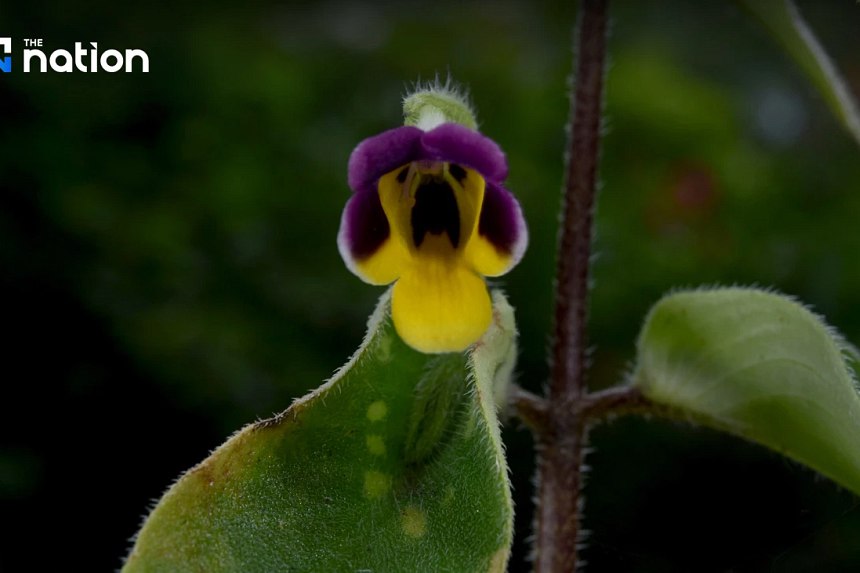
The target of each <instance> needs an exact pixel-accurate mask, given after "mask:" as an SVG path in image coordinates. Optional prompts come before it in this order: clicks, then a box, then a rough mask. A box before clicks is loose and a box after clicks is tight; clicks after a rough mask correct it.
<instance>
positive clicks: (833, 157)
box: [0, 0, 860, 573]
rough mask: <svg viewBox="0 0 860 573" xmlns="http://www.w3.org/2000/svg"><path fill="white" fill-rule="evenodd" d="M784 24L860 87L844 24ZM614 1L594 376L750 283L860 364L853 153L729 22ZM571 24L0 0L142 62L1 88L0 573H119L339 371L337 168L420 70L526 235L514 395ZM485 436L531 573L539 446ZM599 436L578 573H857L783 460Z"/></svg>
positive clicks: (625, 434)
mask: <svg viewBox="0 0 860 573" xmlns="http://www.w3.org/2000/svg"><path fill="white" fill-rule="evenodd" d="M800 6H801V8H802V9H803V11H804V13H805V15H806V16H807V18H808V20H809V22H810V24H811V25H812V27H813V29H814V30H816V31H817V32H818V35H819V36H820V38H821V39H822V41H823V43H824V45H825V46H826V47H827V48H828V49H829V51H830V52H831V53H832V55H833V57H834V59H835V61H836V62H837V65H838V66H839V67H840V69H841V70H842V71H843V73H844V75H845V76H846V79H847V80H848V83H849V84H850V85H851V86H852V88H853V91H854V92H855V93H858V92H860V59H858V54H860V35H858V34H857V30H858V29H860V5H858V4H857V3H855V2H851V1H842V2H837V1H830V2H812V1H808V0H807V1H804V2H801V3H800ZM611 12H612V16H613V25H612V36H611V41H610V48H611V60H612V64H611V68H610V71H609V78H608V97H607V117H606V134H607V137H606V139H605V148H604V149H605V152H604V161H603V167H602V175H603V189H602V193H601V195H600V200H599V212H598V216H597V224H598V229H597V247H596V251H597V255H598V257H597V259H596V263H595V267H594V269H595V272H594V282H595V288H594V290H593V307H592V313H591V320H592V327H591V337H592V338H591V340H592V343H593V345H594V352H593V361H594V368H593V371H592V380H591V382H592V386H593V387H595V388H597V387H603V386H606V385H610V384H613V383H615V382H618V381H620V380H621V379H622V377H623V375H624V373H625V372H626V371H627V370H628V369H629V367H630V364H631V360H632V357H633V341H634V339H635V336H636V333H637V331H638V328H639V325H640V323H641V320H642V317H643V316H644V314H645V313H646V311H647V310H648V308H649V307H650V305H651V304H652V303H653V302H654V301H655V300H656V299H657V298H658V297H659V296H660V295H661V294H662V293H664V292H666V291H667V290H669V289H672V288H674V287H679V286H695V285H699V284H717V283H719V284H758V285H765V286H773V287H775V288H777V289H779V290H781V291H783V292H786V293H790V294H792V295H796V296H798V297H799V298H800V299H802V300H803V301H806V302H807V303H809V304H811V305H813V306H814V308H815V309H816V310H817V311H818V312H821V313H823V314H824V315H826V316H827V318H828V320H829V321H830V322H831V323H832V324H834V325H835V326H836V327H838V328H839V329H840V330H841V331H842V332H843V333H844V334H845V335H846V336H847V337H848V338H849V339H850V340H853V341H854V342H860V255H858V253H860V231H858V224H857V221H858V215H860V183H858V182H860V149H858V146H857V144H856V143H855V142H854V141H852V140H850V139H849V137H848V136H847V135H845V134H844V133H843V132H842V131H841V130H840V127H839V125H838V124H837V122H836V120H835V119H834V118H833V117H832V115H831V114H830V112H829V110H828V109H827V108H826V107H825V105H824V103H823V100H822V98H821V97H820V96H819V95H818V94H817V93H816V92H815V91H814V89H813V88H812V87H811V86H810V85H809V84H808V83H807V82H806V80H805V79H804V77H803V76H802V75H801V74H800V72H799V71H797V70H796V69H795V67H794V66H793V64H792V63H791V62H790V61H789V60H788V59H787V57H786V56H785V55H784V54H783V53H782V52H781V51H780V49H779V48H778V47H777V46H776V45H775V44H774V43H773V42H772V41H771V39H770V38H769V37H768V36H767V35H766V33H765V32H764V30H763V29H761V28H760V27H759V26H758V24H757V23H756V22H754V21H752V20H750V19H749V18H748V17H747V16H745V14H743V13H742V12H741V11H740V10H739V9H738V8H737V7H736V6H735V5H734V4H732V3H730V2H684V1H681V0H675V1H666V0H648V1H642V2H630V1H627V2H620V1H619V2H616V3H613V5H612V6H611ZM575 13H576V6H575V3H573V2H571V3H560V2H527V1H521V2H513V1H505V0H501V1H493V2H490V1H489V0H485V1H483V2H454V1H443V2H437V3H432V4H431V3H426V2H400V3H385V4H381V3H372V2H369V1H354V0H335V1H330V2H316V3H310V2H308V3H289V4H278V3H274V2H266V1H263V2H253V3H248V4H240V3H236V2H223V1H216V2H213V3H209V4H207V5H206V6H205V7H204V6H202V5H197V4H195V3H182V2H180V3H168V2H154V3H148V4H140V5H125V4H123V3H117V2H113V1H110V2H109V1H107V0H94V1H93V2H84V1H80V2H70V1H55V2H33V3H25V2H14V3H13V2H4V3H3V5H2V6H0V36H11V37H13V38H14V42H15V43H14V47H15V49H16V50H19V49H20V47H21V44H20V39H22V38H28V37H33V38H44V42H45V48H46V50H54V49H59V48H66V49H68V48H71V47H73V44H74V42H76V41H81V42H88V41H97V42H99V46H100V48H101V49H102V50H104V49H107V48H111V47H115V48H140V49H144V50H146V51H147V52H148V54H149V58H150V63H151V71H150V73H149V74H140V73H137V74H107V73H99V74H83V73H74V74H58V73H48V74H38V73H30V74H22V73H20V68H16V70H15V73H12V74H3V75H2V77H0V110H2V111H0V114H2V115H0V117H2V120H0V289H2V300H3V303H4V304H3V317H4V321H3V324H4V326H5V331H6V336H7V337H8V338H7V339H6V342H5V343H4V344H3V347H2V348H3V350H2V357H3V371H2V379H3V394H2V399H0V429H2V433H0V521H2V527H3V530H4V534H3V535H2V537H0V571H25V570H26V571H31V570H63V571H75V570H91V571H96V570H111V569H114V568H116V567H118V566H119V565H120V563H121V558H122V556H123V555H124V553H125V551H126V549H127V547H128V546H129V539H130V537H131V536H132V535H133V534H134V532H135V530H136V529H137V526H138V524H139V523H140V521H141V518H142V516H143V515H144V513H145V512H146V510H147V507H148V506H149V504H150V503H151V502H152V501H153V500H155V499H157V498H158V496H159V495H160V494H161V492H162V491H163V490H164V489H165V488H166V487H167V486H168V484H170V483H171V481H172V480H173V479H174V478H176V477H177V476H178V475H179V473H180V472H182V471H183V470H185V469H187V468H189V467H190V466H192V465H193V464H195V463H196V462H198V461H200V460H201V459H203V458H204V457H205V456H206V455H207V453H208V452H209V451H210V450H211V449H212V448H214V447H215V446H217V445H218V444H219V443H221V442H222V441H223V440H224V439H225V438H226V437H227V436H229V435H230V433H231V432H233V431H234V430H236V429H238V428H239V427H241V426H242V425H243V424H245V423H248V422H250V421H253V420H255V419H259V418H264V417H268V416H270V415H271V414H273V413H275V412H278V411H280V410H282V409H284V408H286V407H287V406H288V405H289V404H290V402H291V400H292V399H293V398H295V397H298V396H300V395H302V394H303V393H305V392H306V391H308V390H309V389H311V388H313V387H315V386H317V385H319V384H320V383H321V382H322V381H323V380H324V379H326V378H327V377H328V376H330V375H331V373H332V372H333V371H334V370H335V369H336V368H337V367H338V366H340V365H341V364H342V363H343V362H345V360H346V359H347V357H348V356H349V355H350V354H351V353H352V351H353V350H354V348H355V347H356V346H357V344H358V343H359V341H360V340H361V337H362V333H363V329H364V322H365V320H366V317H367V315H368V314H369V313H370V311H371V310H372V308H373V306H374V302H375V299H376V298H377V297H378V296H379V294H380V293H381V290H380V289H379V288H375V287H371V286H368V285H365V284H363V283H361V282H360V281H359V280H358V279H356V278H355V277H353V276H352V275H351V274H350V273H349V272H348V271H347V270H346V268H345V267H344V266H343V264H342V262H341V260H340V257H339V255H338V253H337V249H336V246H335V234H336V232H337V227H338V223H339V219H340V213H341V209H342V207H343V204H344V202H345V201H346V199H347V197H348V193H349V191H348V189H347V187H346V161H347V158H348V157H349V153H350V151H351V150H352V148H353V147H354V146H355V145H356V144H357V143H358V142H359V141H360V140H361V139H363V138H365V137H367V136H369V135H372V134H374V133H377V132H379V131H381V130H384V129H387V128H390V127H393V126H396V125H398V124H399V123H400V121H401V118H400V98H401V97H402V95H403V94H404V92H405V91H406V90H407V89H408V87H409V86H410V85H411V84H412V83H413V82H414V81H415V80H418V79H424V80H426V79H431V78H433V77H434V76H435V75H436V74H437V73H439V74H441V75H442V76H444V75H445V74H447V73H448V72H450V73H451V74H452V75H453V77H454V78H455V79H457V80H459V81H460V82H463V83H465V84H467V85H468V86H469V88H470V89H471V92H472V96H473V100H474V102H475V104H476V106H477V108H478V112H479V120H480V121H481V125H482V130H483V131H484V132H485V133H486V134H487V135H489V136H490V137H493V138H494V139H495V140H496V141H498V142H499V143H500V144H501V146H502V147H503V148H504V149H505V150H506V151H507V153H508V157H509V161H510V166H511V175H510V179H509V183H510V188H511V189H512V190H513V191H514V192H515V193H516V194H517V195H518V197H519V198H520V201H521V203H522V205H523V209H524V211H525V214H526V217H527V220H528V222H529V225H530V231H531V246H530V248H529V251H528V253H527V255H526V257H525V259H524V260H523V262H522V263H521V264H520V265H519V266H518V267H517V268H516V269H515V270H514V271H513V272H512V273H511V274H509V275H508V276H506V277H503V279H501V280H499V281H498V282H499V283H500V284H502V285H503V286H504V288H505V289H506V290H507V292H508V295H509V298H510V300H511V302H512V303H513V305H514V306H515V307H516V308H517V312H518V321H519V327H520V331H521V359H520V367H519V375H518V379H519V381H520V383H521V384H522V385H523V386H525V387H527V388H529V389H532V390H535V391H537V390H538V389H539V388H540V387H541V385H542V382H543V380H544V379H545V377H546V374H547V368H546V366H545V354H546V348H547V341H548V332H549V327H550V311H551V294H552V289H551V282H552V274H553V262H554V243H555V235H556V220H557V214H556V213H557V207H558V204H559V190H560V187H561V178H562V150H563V147H564V142H565V133H564V123H565V120H566V116H567V99H566V94H567V89H568V79H567V78H568V73H569V69H570V60H571V49H570V35H571V28H572V24H573V22H574V18H575ZM20 62H21V60H20V58H19V59H17V60H15V65H16V66H20ZM505 440H506V443H507V445H508V455H509V461H510V465H511V472H512V476H513V477H512V479H513V483H514V488H515V492H514V493H515V499H516V503H517V542H516V545H515V548H514V555H513V558H512V562H511V571H524V570H526V569H527V565H526V557H527V553H528V547H527V544H526V538H527V536H528V534H529V527H530V522H531V513H532V509H531V496H532V493H533V487H532V477H533V450H532V444H531V440H530V438H529V435H528V433H527V432H526V431H525V430H523V429H521V428H518V424H517V423H516V422H513V421H512V422H510V423H509V425H508V427H507V428H506V430H505ZM592 445H593V446H594V451H593V453H592V454H591V455H590V456H589V458H588V461H589V464H590V465H591V467H592V468H593V469H592V470H591V472H590V474H589V479H588V489H587V496H586V497H587V500H586V504H587V505H586V527H587V528H588V529H589V530H590V531H591V537H590V541H589V542H588V544H587V547H586V549H585V550H584V557H585V558H586V559H587V561H588V563H589V570H590V571H618V572H628V571H629V572H633V571H636V572H679V573H681V572H690V571H705V572H710V571H714V572H717V571H721V572H729V571H731V572H741V571H762V572H764V571H767V572H800V571H811V570H813V569H814V570H816V571H828V572H830V571H857V570H860V502H858V500H857V498H855V497H853V496H852V495H850V494H848V493H845V492H842V491H840V490H839V489H838V488H837V487H836V486H834V485H832V484H831V483H829V482H827V481H825V480H823V479H819V478H817V477H816V476H815V475H814V474H813V473H812V472H810V471H808V470H805V469H803V468H801V467H800V466H798V465H797V464H794V463H792V462H788V461H786V460H784V459H782V458H780V457H779V456H777V455H776V454H773V453H770V452H769V451H765V450H764V449H762V448H759V447H755V446H752V445H748V444H745V443H743V442H741V441H739V440H737V439H734V438H730V437H724V436H721V435H718V434H716V433H715V432H711V431H706V430H701V429H694V428H690V427H686V426H683V425H679V424H669V423H665V422H660V421H654V420H650V421H646V420H640V419H630V420H621V421H618V422H615V423H613V424H611V425H608V426H606V427H602V428H599V429H598V430H596V431H595V432H594V434H593V444H592ZM320 542H321V543H323V542H324V540H320ZM34 546H35V547H37V548H39V551H37V552H36V553H34V552H33V549H32V547H34Z"/></svg>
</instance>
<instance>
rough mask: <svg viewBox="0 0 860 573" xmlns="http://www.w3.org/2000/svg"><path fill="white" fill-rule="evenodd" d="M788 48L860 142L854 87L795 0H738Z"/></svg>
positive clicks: (796, 61)
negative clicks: (851, 86) (831, 58)
mask: <svg viewBox="0 0 860 573" xmlns="http://www.w3.org/2000/svg"><path fill="white" fill-rule="evenodd" d="M738 1H739V2H740V4H741V5H742V6H743V7H745V8H746V9H747V10H749V11H750V12H751V13H752V14H753V15H754V16H755V17H756V18H757V19H758V20H760V21H761V23H762V24H763V25H764V27H765V28H767V30H768V31H769V32H770V34H771V35H772V36H773V38H774V39H775V40H776V41H777V42H778V43H779V44H780V45H781V46H782V47H783V49H785V51H786V52H788V54H789V55H790V56H791V58H792V59H794V61H795V63H796V64H797V65H798V66H800V68H801V69H802V70H803V72H804V73H805V74H806V75H807V76H808V77H809V79H810V80H811V81H812V83H813V84H814V85H815V87H816V88H817V89H818V91H820V92H821V94H822V95H823V96H824V99H825V100H826V101H827V104H828V105H829V106H830V108H831V109H832V110H833V112H834V113H835V114H836V117H838V118H839V121H841V122H842V125H843V126H844V127H845V129H847V130H848V132H849V133H850V134H851V135H852V136H853V137H854V139H855V140H856V141H857V143H858V144H860V111H858V109H857V102H856V101H855V99H854V97H853V96H852V95H851V90H850V89H849V87H848V86H847V84H846V83H845V80H843V79H842V76H840V75H839V71H838V70H837V69H836V66H835V65H834V64H833V62H832V61H831V60H830V58H829V57H828V55H827V52H826V51H825V50H824V47H823V46H822V45H821V43H820V42H819V41H818V38H816V37H815V34H814V33H813V32H812V29H810V27H809V25H808V24H807V23H806V21H805V20H804V19H803V16H802V15H801V14H800V10H798V8H797V6H796V5H795V4H794V2H792V0H738Z"/></svg>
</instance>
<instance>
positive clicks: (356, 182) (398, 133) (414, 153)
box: [348, 123, 508, 192]
mask: <svg viewBox="0 0 860 573" xmlns="http://www.w3.org/2000/svg"><path fill="white" fill-rule="evenodd" d="M422 159H430V160H434V161H449V162H451V163H457V164H459V165H463V166H464V167H470V168H472V169H474V170H475V171H477V172H478V173H480V174H481V175H482V176H483V177H484V179H485V180H486V181H487V182H488V183H490V182H492V183H499V184H500V183H501V182H502V181H504V180H505V178H506V177H507V176H508V164H507V162H506V161H505V154H504V152H502V150H501V148H500V147H499V146H498V145H496V143H495V142H494V141H493V140H492V139H490V138H488V137H484V136H483V135H481V134H480V133H478V132H477V131H474V130H472V129H469V128H468V127H465V126H462V125H459V124H456V123H443V124H442V125H440V126H439V127H437V128H435V129H432V130H430V131H426V132H425V131H422V130H420V129H419V128H417V127H412V126H403V127H397V128H394V129H389V130H388V131H383V132H382V133H380V134H379V135H375V136H373V137H369V138H367V139H365V140H364V141H362V142H361V143H359V144H358V147H356V148H355V150H354V151H353V152H352V155H351V156H350V158H349V177H348V181H349V186H350V187H351V188H352V190H353V191H356V192H358V191H368V190H373V189H375V187H376V182H377V181H378V180H379V178H380V177H381V176H383V175H385V174H386V173H388V172H390V171H393V170H394V169H396V168H398V167H400V166H401V165H405V164H406V163H409V162H410V161H420V160H422Z"/></svg>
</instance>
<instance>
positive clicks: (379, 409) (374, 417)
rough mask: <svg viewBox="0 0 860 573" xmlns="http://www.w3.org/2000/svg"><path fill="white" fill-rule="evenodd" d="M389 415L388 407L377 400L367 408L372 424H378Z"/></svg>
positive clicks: (368, 417)
mask: <svg viewBox="0 0 860 573" xmlns="http://www.w3.org/2000/svg"><path fill="white" fill-rule="evenodd" d="M386 414H388V406H386V405H385V402H383V401H382V400H377V401H376V402H374V403H373V404H371V405H370V406H368V408H367V419H368V420H370V421H371V422H378V421H380V420H381V419H383V418H384V417H385V415H386Z"/></svg>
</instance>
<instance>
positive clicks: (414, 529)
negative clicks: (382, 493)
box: [400, 505, 427, 539]
mask: <svg viewBox="0 0 860 573" xmlns="http://www.w3.org/2000/svg"><path fill="white" fill-rule="evenodd" d="M400 524H401V526H402V527H403V532H404V533H406V535H408V536H409V537H414V538H416V539H417V538H419V537H423V536H424V534H425V533H426V532H427V517H426V516H425V515H424V512H423V511H421V510H420V509H419V508H417V507H415V506H414V505H409V506H407V507H406V509H404V510H403V513H402V514H401V515H400Z"/></svg>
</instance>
